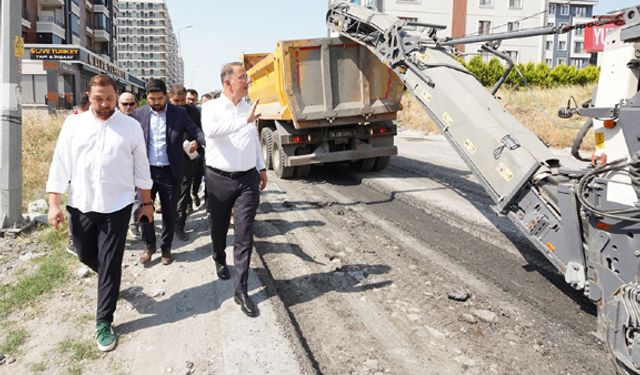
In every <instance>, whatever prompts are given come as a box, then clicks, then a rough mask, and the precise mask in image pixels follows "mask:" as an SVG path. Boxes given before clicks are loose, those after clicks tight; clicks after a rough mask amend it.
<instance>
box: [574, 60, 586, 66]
mask: <svg viewBox="0 0 640 375" xmlns="http://www.w3.org/2000/svg"><path fill="white" fill-rule="evenodd" d="M571 65H573V66H575V67H576V68H582V67H583V66H584V65H585V59H571Z"/></svg>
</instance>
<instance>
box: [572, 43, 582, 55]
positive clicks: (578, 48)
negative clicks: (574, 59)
mask: <svg viewBox="0 0 640 375" xmlns="http://www.w3.org/2000/svg"><path fill="white" fill-rule="evenodd" d="M574 47H575V48H574V52H575V53H584V42H576V43H575V45H574Z"/></svg>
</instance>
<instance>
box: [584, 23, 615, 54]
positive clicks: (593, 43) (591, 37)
mask: <svg viewBox="0 0 640 375" xmlns="http://www.w3.org/2000/svg"><path fill="white" fill-rule="evenodd" d="M617 28H618V26H616V25H604V26H593V27H587V28H586V29H585V30H584V50H585V52H590V53H591V52H602V51H604V41H605V40H606V39H607V32H608V31H609V30H612V29H617Z"/></svg>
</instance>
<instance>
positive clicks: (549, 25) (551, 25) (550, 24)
mask: <svg viewBox="0 0 640 375" xmlns="http://www.w3.org/2000/svg"><path fill="white" fill-rule="evenodd" d="M555 25H556V24H555V23H553V22H547V27H554V26H555Z"/></svg>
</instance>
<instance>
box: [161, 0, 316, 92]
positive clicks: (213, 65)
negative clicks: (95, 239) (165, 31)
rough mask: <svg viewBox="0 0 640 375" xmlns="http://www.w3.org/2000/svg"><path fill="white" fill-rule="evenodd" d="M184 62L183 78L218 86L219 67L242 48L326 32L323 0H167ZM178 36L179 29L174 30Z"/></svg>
mask: <svg viewBox="0 0 640 375" xmlns="http://www.w3.org/2000/svg"><path fill="white" fill-rule="evenodd" d="M165 1H166V3H167V7H168V8H169V15H170V16H171V22H172V23H173V28H174V31H175V32H176V33H178V30H179V29H181V28H183V27H185V26H189V25H193V28H190V29H185V30H183V31H181V32H180V41H181V42H182V57H183V58H184V62H185V73H184V82H185V86H186V87H187V88H192V87H193V88H195V89H196V90H198V92H199V93H203V92H208V91H212V90H214V89H218V88H220V78H219V77H220V68H221V67H222V65H223V64H224V63H227V62H230V61H238V60H239V59H240V55H241V54H242V53H257V52H271V51H273V50H274V49H275V46H276V41H278V40H287V39H305V38H317V37H323V36H326V34H327V31H326V27H325V21H324V19H325V15H326V12H327V4H328V1H327V0H302V1H300V0H297V1H294V0H232V1H222V0H188V1H185V0H165ZM176 36H177V35H176Z"/></svg>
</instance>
